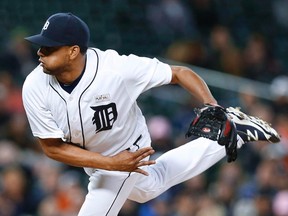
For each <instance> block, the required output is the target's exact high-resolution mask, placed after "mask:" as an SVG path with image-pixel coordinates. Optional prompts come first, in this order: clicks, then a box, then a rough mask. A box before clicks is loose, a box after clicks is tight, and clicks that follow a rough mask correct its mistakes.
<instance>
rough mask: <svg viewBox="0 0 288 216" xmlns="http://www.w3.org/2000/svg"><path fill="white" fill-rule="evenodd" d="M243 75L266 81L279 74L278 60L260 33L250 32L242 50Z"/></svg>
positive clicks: (280, 69)
mask: <svg viewBox="0 0 288 216" xmlns="http://www.w3.org/2000/svg"><path fill="white" fill-rule="evenodd" d="M243 58H244V66H245V68H244V76H245V77H248V78H250V79H254V80H258V81H263V82H268V83H270V82H271V80H272V79H273V78H274V77H275V76H277V75H279V74H281V73H282V72H283V71H282V68H281V65H280V62H279V61H278V60H277V59H276V58H275V57H274V56H273V53H272V51H271V47H269V44H268V43H267V41H266V39H265V37H264V36H263V35H260V34H252V35H251V36H250V37H249V38H248V41H247V43H246V46H245V47H244V51H243Z"/></svg>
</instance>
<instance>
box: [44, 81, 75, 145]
mask: <svg viewBox="0 0 288 216" xmlns="http://www.w3.org/2000/svg"><path fill="white" fill-rule="evenodd" d="M49 85H50V87H51V88H52V89H53V90H54V91H55V92H56V93H57V94H58V95H59V97H60V98H61V99H62V100H63V101H64V103H65V104H66V107H67V102H66V100H65V99H64V98H63V97H62V96H61V95H60V93H59V92H58V91H57V90H56V89H55V88H54V87H53V86H52V84H51V83H50V82H49ZM66 116H67V121H68V122H67V124H68V128H69V140H68V141H67V142H71V139H72V135H71V129H70V121H69V114H68V111H67V109H66Z"/></svg>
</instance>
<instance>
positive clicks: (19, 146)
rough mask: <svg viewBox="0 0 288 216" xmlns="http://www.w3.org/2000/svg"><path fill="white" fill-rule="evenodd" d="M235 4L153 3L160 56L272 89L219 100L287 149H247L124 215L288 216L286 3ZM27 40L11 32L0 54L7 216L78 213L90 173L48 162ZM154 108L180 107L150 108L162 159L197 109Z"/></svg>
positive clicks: (2, 196) (130, 206) (3, 215)
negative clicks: (35, 120)
mask: <svg viewBox="0 0 288 216" xmlns="http://www.w3.org/2000/svg"><path fill="white" fill-rule="evenodd" d="M125 2H126V3H127V4H128V3H129V2H130V1H125ZM231 2H232V1H229V0H226V1H225V0H221V1H220V0H219V1H214V0H186V1H181V0H156V1H147V3H143V5H144V6H145V7H144V13H145V15H146V16H145V17H142V19H144V21H145V23H146V25H147V26H149V28H150V30H151V31H152V32H154V36H153V37H155V38H157V37H158V38H159V41H162V42H161V43H162V46H163V48H162V49H159V50H161V51H159V53H155V55H158V56H159V57H165V58H167V59H171V60H175V61H179V62H182V63H186V64H191V65H196V66H200V67H204V68H209V69H214V70H218V71H221V72H223V73H227V74H232V75H236V76H239V77H243V78H248V79H254V80H257V81H261V82H265V83H268V84H270V86H271V93H272V95H273V96H274V98H273V100H263V99H260V98H257V97H255V96H254V95H253V94H249V91H247V93H241V94H240V93H239V94H238V95H237V100H236V102H234V104H229V103H228V101H226V98H225V97H226V94H221V91H220V93H219V92H218V94H217V99H219V100H220V101H221V105H222V106H230V105H233V106H239V107H241V108H242V110H243V111H244V112H246V113H247V114H250V115H255V116H259V117H261V118H262V119H264V120H266V121H267V122H270V123H272V124H273V126H274V127H275V128H276V129H277V130H278V131H279V133H280V134H281V136H282V137H281V142H280V143H278V144H277V145H271V144H269V143H266V142H255V143H247V144H246V145H245V146H243V148H242V149H240V150H239V155H238V159H237V161H236V162H233V163H227V162H226V159H225V158H224V159H223V160H222V161H220V162H219V163H218V164H216V165H215V166H213V167H211V168H210V169H208V170H207V171H206V172H205V173H203V174H200V175H199V176H196V177H195V178H193V179H191V180H189V181H187V182H185V183H183V184H180V185H177V186H175V187H173V188H171V189H170V190H168V191H167V192H165V193H164V194H162V195H161V196H159V197H158V198H156V199H154V200H151V201H150V202H148V203H145V204H141V205H140V204H137V203H134V202H131V201H127V202H126V203H125V205H124V207H123V209H122V210H121V212H120V214H119V216H288V71H287V66H286V65H285V60H284V61H283V58H281V56H282V55H281V54H283V53H282V52H284V51H283V49H282V50H281V42H282V43H283V44H285V43H287V42H285V40H284V39H283V38H281V37H280V38H279V37H276V36H277V31H276V30H278V29H279V31H280V32H279V34H280V35H281V34H283V32H286V31H287V28H288V26H287V23H288V22H287V21H288V13H287V9H288V3H287V1H285V0H275V1H269V0H265V1H257V0H254V1H240V0H238V1H233V4H232V3H231ZM110 3H111V4H112V3H113V1H110ZM106 4H107V3H106ZM247 8H249V12H250V13H249V12H247ZM220 9H221V10H220ZM251 11H252V12H251ZM130 12H131V13H133V11H130ZM75 14H77V11H75ZM257 16H258V19H256V18H255V17H257ZM259 17H260V18H259ZM138 19H139V18H138ZM142 22H143V21H142ZM92 34H93V32H92ZM134 34H135V35H137V32H136V33H134ZM26 35H27V31H26V29H25V26H23V27H17V28H15V29H13V31H11V32H10V37H9V40H8V41H7V43H5V46H4V47H3V48H2V49H1V52H0V216H73V215H77V212H78V211H79V208H80V206H81V204H82V202H83V200H84V198H85V194H86V184H87V181H88V176H86V174H85V173H84V171H83V170H82V169H81V168H74V167H70V166H66V165H64V164H61V163H58V162H56V161H52V160H50V159H49V158H47V157H46V156H45V155H43V153H42V151H41V148H40V146H39V144H38V143H37V142H36V140H35V138H33V137H32V135H31V131H30V128H29V125H28V122H27V119H26V116H25V113H24V109H23V105H22V99H21V88H22V84H23V81H24V79H25V77H26V76H27V74H29V73H30V71H31V70H32V69H33V68H34V67H35V66H36V65H37V64H38V62H37V56H36V50H35V48H34V47H31V46H30V45H29V44H27V43H26V42H25V41H24V40H23V38H24V37H25V36H26ZM286 40H288V39H287V38H286ZM124 42H125V41H124ZM97 43H98V42H97ZM154 45H155V46H159V44H151V46H154ZM276 48H278V49H277V50H276ZM279 50H280V51H279ZM138 54H139V53H138ZM140 54H141V53H140ZM286 64H287V63H286ZM196 72H197V71H196ZM168 91H169V90H168ZM251 91H253V86H251ZM156 101H157V102H158V103H159V102H161V103H162V105H163V103H164V104H165V109H170V108H171V109H174V110H173V115H171V114H167V113H171V112H167V110H166V111H165V110H163V112H162V114H161V112H157V113H156V112H154V113H153V110H158V109H157V106H158V103H157V102H155V101H153V100H151V101H149V102H148V103H149V106H152V107H153V108H154V109H150V110H149V112H148V111H147V113H146V112H145V109H144V113H145V114H147V124H148V127H149V130H150V132H151V137H152V144H153V147H154V148H155V150H156V151H157V152H156V154H155V155H154V156H153V157H155V158H157V157H158V156H159V155H161V154H162V153H164V152H166V151H168V150H169V149H171V148H175V147H177V146H179V145H182V144H184V143H185V142H187V140H186V139H184V135H183V134H185V130H186V129H187V126H188V125H189V123H190V122H189V120H190V119H191V118H192V117H193V115H194V114H193V108H194V107H195V106H199V104H197V102H195V101H187V102H185V104H182V105H180V106H181V107H179V108H177V109H175V107H174V106H173V108H172V107H170V104H169V102H167V101H161V100H160V101H159V100H156ZM140 105H141V101H140ZM143 105H144V104H143ZM151 110H152V111H151ZM180 159H181V155H179V160H180Z"/></svg>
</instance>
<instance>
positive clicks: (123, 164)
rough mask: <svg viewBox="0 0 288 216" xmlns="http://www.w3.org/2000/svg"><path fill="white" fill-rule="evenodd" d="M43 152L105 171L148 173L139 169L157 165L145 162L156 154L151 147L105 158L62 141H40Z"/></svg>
mask: <svg viewBox="0 0 288 216" xmlns="http://www.w3.org/2000/svg"><path fill="white" fill-rule="evenodd" d="M39 142H40V144H41V146H42V149H43V152H44V153H45V154H46V155H47V156H48V157H50V158H51V159H53V160H57V161H59V162H62V163H65V164H68V165H71V166H77V167H90V168H96V169H104V170H114V171H126V172H138V173H141V174H143V175H148V173H147V172H146V171H144V170H142V169H140V168H139V167H142V166H146V165H151V164H155V161H154V160H144V159H145V158H146V157H149V156H150V155H152V154H154V152H155V151H154V150H153V149H152V148H151V147H145V148H141V149H139V150H138V151H136V152H129V151H122V152H119V153H118V154H116V155H113V156H103V155H101V154H100V153H97V152H91V151H88V150H85V149H82V148H80V147H78V146H75V145H71V144H68V143H65V142H63V141H62V140H61V139H52V138H50V139H39Z"/></svg>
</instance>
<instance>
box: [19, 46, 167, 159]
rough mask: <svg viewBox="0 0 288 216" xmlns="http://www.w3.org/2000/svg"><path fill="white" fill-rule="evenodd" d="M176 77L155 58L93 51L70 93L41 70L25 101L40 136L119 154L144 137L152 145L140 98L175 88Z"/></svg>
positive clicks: (29, 83)
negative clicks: (163, 87)
mask: <svg viewBox="0 0 288 216" xmlns="http://www.w3.org/2000/svg"><path fill="white" fill-rule="evenodd" d="M171 76H172V72H171V68H170V66H169V65H167V64H164V63H161V62H160V61H158V60H157V59H155V58H154V59H150V58H145V57H138V56H135V55H129V56H125V55H122V56H121V55H119V54H118V53H117V52H116V51H113V50H107V51H101V50H99V49H88V51H87V60H86V68H85V71H84V74H83V76H82V78H81V80H80V82H79V83H78V84H77V86H76V87H75V88H74V90H73V91H72V92H71V94H69V93H67V92H66V91H65V90H63V88H62V87H61V86H60V84H59V82H58V81H57V80H56V78H55V77H54V76H51V75H47V74H45V73H44V72H43V69H42V67H41V66H40V65H39V66H38V67H37V68H35V70H34V71H32V72H31V73H30V74H29V75H28V76H27V78H26V80H25V83H24V86H23V102H24V107H25V110H26V112H27V116H28V120H29V123H30V127H31V130H32V132H33V135H34V136H35V137H39V138H62V139H63V140H64V141H66V142H70V143H74V144H77V145H79V146H81V147H82V148H85V149H87V150H90V151H95V152H99V153H101V154H103V155H106V156H107V155H114V154H116V153H118V152H119V151H122V150H124V149H127V148H129V147H131V145H132V144H133V143H134V142H135V141H136V140H137V138H139V137H140V136H141V137H142V138H141V143H142V144H143V145H149V144H150V137H149V135H148V130H147V127H146V124H145V119H144V117H143V115H142V113H141V111H140V109H139V107H138V106H137V103H136V99H137V98H138V96H139V95H140V94H141V93H143V92H144V91H146V90H148V89H150V88H152V87H156V86H160V85H164V84H168V83H170V81H171Z"/></svg>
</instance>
